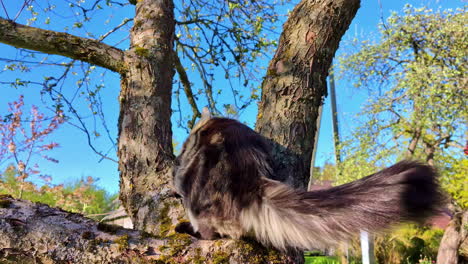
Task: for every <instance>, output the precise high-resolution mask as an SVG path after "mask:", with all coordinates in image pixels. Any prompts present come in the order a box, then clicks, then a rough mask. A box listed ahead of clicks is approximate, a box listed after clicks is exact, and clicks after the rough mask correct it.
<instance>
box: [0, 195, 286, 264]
mask: <svg viewBox="0 0 468 264" xmlns="http://www.w3.org/2000/svg"><path fill="white" fill-rule="evenodd" d="M0 216H1V217H0V262H1V263H8V264H9V263H87V264H88V263H99V264H102V263H112V264H115V263H239V264H240V263H252V264H255V263H258V264H263V263H272V264H273V263H275V264H280V263H293V262H292V261H289V260H287V259H284V258H283V257H282V256H281V255H279V254H278V253H277V252H275V251H270V250H267V249H265V248H264V247H261V246H259V245H258V244H256V243H253V242H245V241H235V240H226V239H222V240H218V241H216V242H213V241H207V240H195V239H193V238H192V237H190V236H189V235H186V234H172V235H171V236H166V237H160V236H153V235H151V234H148V233H146V232H142V231H137V230H131V229H125V228H122V227H119V226H115V225H108V224H103V223H97V222H95V221H93V220H91V219H88V218H85V217H84V216H83V215H80V214H74V213H69V212H66V211H63V210H61V209H57V208H50V207H49V206H47V205H44V204H39V203H32V202H29V201H23V200H17V199H13V198H12V197H9V196H5V195H0Z"/></svg>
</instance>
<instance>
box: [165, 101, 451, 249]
mask: <svg viewBox="0 0 468 264" xmlns="http://www.w3.org/2000/svg"><path fill="white" fill-rule="evenodd" d="M274 173H275V171H274V161H273V160H272V158H271V155H270V145H269V143H268V141H267V140H266V139H265V138H264V137H262V136H261V135H259V134H258V133H256V132H255V131H254V130H252V129H250V128H249V127H248V126H246V125H244V124H242V123H240V122H238V121H236V120H233V119H229V118H219V117H211V115H210V113H209V111H208V110H207V109H204V110H203V114H202V118H201V119H200V121H199V122H198V123H197V124H196V125H195V126H194V127H193V129H192V131H191V132H190V135H189V137H188V139H187V140H186V141H185V142H184V144H183V147H182V149H181V153H180V155H178V157H177V158H176V160H175V165H174V167H173V184H174V188H175V190H176V192H177V193H178V194H179V195H180V196H181V197H182V199H183V204H184V207H185V209H186V212H187V216H188V218H189V220H190V223H183V224H181V225H179V226H178V227H177V228H176V231H178V232H185V233H189V234H191V235H193V236H196V237H198V238H201V239H216V238H219V237H225V236H227V237H231V238H235V239H239V238H241V237H253V238H254V239H256V240H257V241H259V242H261V243H262V244H264V245H266V246H270V245H271V246H274V247H275V248H277V249H279V250H284V251H286V250H288V249H290V248H295V249H304V250H307V249H309V250H310V249H323V248H325V247H328V246H330V245H334V244H337V243H339V242H340V241H344V240H348V239H349V238H350V237H352V236H353V235H354V234H356V233H357V232H359V231H360V230H366V231H371V232H374V231H379V230H382V229H386V228H388V227H389V226H391V225H393V224H395V223H399V222H402V221H421V220H423V219H425V218H427V217H428V216H431V215H432V214H434V213H435V212H436V211H437V208H438V206H439V205H440V204H441V201H442V198H443V195H442V194H441V192H440V189H439V185H438V182H437V173H436V171H435V170H434V169H433V168H432V167H430V166H427V165H424V164H422V163H419V162H416V161H401V162H399V163H397V164H395V165H393V166H391V167H389V168H386V169H384V170H382V171H379V172H377V173H375V174H372V175H370V176H367V177H365V178H362V179H360V180H357V181H354V182H351V183H348V184H344V185H341V186H337V187H332V188H330V189H325V190H317V191H310V192H307V191H304V190H297V189H293V188H291V187H289V186H288V185H286V184H283V183H281V182H278V181H275V180H272V179H270V178H272V175H274Z"/></svg>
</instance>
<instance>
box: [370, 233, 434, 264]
mask: <svg viewBox="0 0 468 264" xmlns="http://www.w3.org/2000/svg"><path fill="white" fill-rule="evenodd" d="M442 235H443V230H440V229H435V228H430V227H421V226H416V225H412V224H407V225H404V226H402V227H400V228H399V229H397V230H395V231H394V232H392V233H390V234H386V235H379V236H377V237H376V240H375V255H376V259H377V260H378V262H379V263H388V264H413V263H425V262H420V261H421V260H424V261H427V260H429V261H430V260H431V259H436V256H437V250H438V248H439V243H440V240H441V239H442ZM429 263H431V262H429Z"/></svg>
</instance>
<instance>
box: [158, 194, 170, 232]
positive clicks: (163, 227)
mask: <svg viewBox="0 0 468 264" xmlns="http://www.w3.org/2000/svg"><path fill="white" fill-rule="evenodd" d="M170 207H171V204H170V203H169V202H165V203H164V205H163V208H161V210H160V211H159V216H158V219H157V221H158V223H160V224H159V235H160V236H162V237H165V236H167V234H168V233H169V231H170V230H171V228H172V221H171V218H169V209H170Z"/></svg>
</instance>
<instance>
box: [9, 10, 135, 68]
mask: <svg viewBox="0 0 468 264" xmlns="http://www.w3.org/2000/svg"><path fill="white" fill-rule="evenodd" d="M0 42H1V43H5V44H8V45H11V46H14V47H17V48H24V49H30V50H35V51H40V52H44V53H47V54H56V55H62V56H65V57H69V58H72V59H76V60H81V61H84V62H88V63H91V64H95V65H97V66H100V67H104V68H107V69H109V70H112V71H115V72H118V73H124V72H125V71H126V66H125V64H124V55H125V53H124V52H123V51H122V50H120V49H117V48H115V47H111V46H109V45H106V44H104V43H102V42H99V41H96V40H92V39H87V38H81V37H77V36H73V35H70V34H68V33H63V32H55V31H50V30H44V29H40V28H35V27H29V26H25V25H21V24H18V23H15V22H13V21H10V20H6V19H3V18H0Z"/></svg>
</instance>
